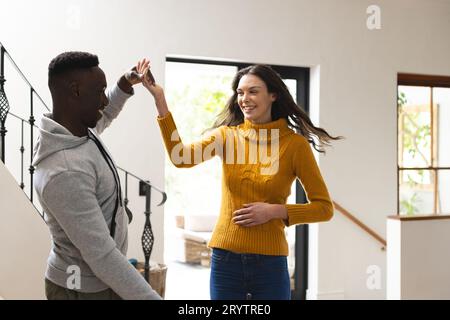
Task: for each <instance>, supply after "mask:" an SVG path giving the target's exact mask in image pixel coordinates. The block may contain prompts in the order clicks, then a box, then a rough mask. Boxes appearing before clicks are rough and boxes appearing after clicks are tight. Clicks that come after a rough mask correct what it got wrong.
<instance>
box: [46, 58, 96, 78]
mask: <svg viewBox="0 0 450 320" xmlns="http://www.w3.org/2000/svg"><path fill="white" fill-rule="evenodd" d="M98 64H99V62H98V57H97V56H96V55H95V54H91V53H88V52H81V51H68V52H63V53H61V54H59V55H57V56H56V57H55V58H53V59H52V61H51V62H50V64H49V65H48V78H49V82H50V80H51V78H52V77H53V76H56V75H60V74H64V73H66V72H68V71H72V70H79V69H89V68H93V67H98Z"/></svg>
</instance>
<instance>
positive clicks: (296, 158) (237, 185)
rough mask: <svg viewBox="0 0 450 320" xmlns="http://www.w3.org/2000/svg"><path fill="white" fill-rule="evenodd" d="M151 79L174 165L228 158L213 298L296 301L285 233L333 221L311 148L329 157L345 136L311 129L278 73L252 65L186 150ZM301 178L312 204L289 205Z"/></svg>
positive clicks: (147, 80) (145, 82) (238, 77)
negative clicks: (333, 144)
mask: <svg viewBox="0 0 450 320" xmlns="http://www.w3.org/2000/svg"><path fill="white" fill-rule="evenodd" d="M147 75H149V76H148V77H144V80H143V85H144V86H145V87H146V88H147V89H148V90H149V91H150V93H151V94H152V95H153V97H154V99H155V103H156V107H157V110H158V123H159V126H160V129H161V134H162V137H163V140H164V144H165V146H166V149H167V151H168V153H169V155H170V159H171V161H172V163H173V164H174V165H176V166H177V167H180V168H188V167H192V166H194V165H196V164H198V163H201V162H203V161H206V160H208V159H210V158H212V157H214V156H216V155H217V156H220V157H221V159H222V164H223V165H222V169H223V175H222V177H223V178H222V203H221V209H220V215H219V219H218V221H217V223H216V226H215V228H214V232H213V235H212V237H211V240H210V242H209V247H211V248H212V249H213V254H212V263H211V281H210V294H211V299H214V300H215V299H238V300H241V299H269V300H272V299H290V282H289V274H288V268H287V255H288V244H287V240H286V237H285V232H284V228H285V227H286V226H291V225H295V224H304V223H314V222H322V221H328V220H330V219H331V217H332V216H333V205H332V202H331V200H330V196H329V194H328V190H327V187H326V185H325V183H324V180H323V178H322V175H321V173H320V171H319V168H318V166H317V164H316V161H315V159H314V156H313V153H312V151H311V148H310V144H312V146H313V147H314V148H315V149H316V150H317V151H319V152H324V151H323V147H324V145H327V144H328V143H329V142H330V141H331V140H335V139H339V137H332V136H330V135H329V134H328V133H327V132H326V131H325V130H324V129H322V128H318V127H315V126H314V125H313V124H312V122H311V120H310V119H309V117H308V116H307V114H306V113H305V112H303V111H302V110H301V109H300V108H299V107H298V106H297V104H296V103H295V102H294V100H293V98H292V96H291V95H290V93H289V91H288V89H287V87H286V85H285V84H284V82H283V81H282V79H281V78H280V76H279V75H278V74H277V73H276V72H275V71H274V70H273V69H271V68H270V67H268V66H264V65H254V66H250V67H248V68H245V69H242V70H240V71H239V72H238V73H237V74H236V76H235V78H234V80H233V83H232V88H233V92H234V94H233V96H231V97H230V100H229V101H228V103H227V105H226V107H225V109H224V111H223V112H222V113H221V114H220V115H219V117H218V119H217V121H216V123H215V125H214V127H213V129H212V130H210V131H209V133H208V135H207V136H206V137H204V138H203V139H201V140H200V141H199V142H196V143H192V144H186V145H185V144H183V143H182V140H181V139H180V137H179V136H178V133H177V128H176V125H175V122H174V120H173V117H172V115H171V113H170V112H169V109H168V106H167V103H166V100H165V97H164V90H163V89H162V88H161V87H160V86H159V85H157V84H156V83H155V81H154V79H153V77H152V76H151V73H150V70H149V71H148V73H147ZM294 130H296V131H297V132H298V133H296V132H295V131H294ZM296 178H298V179H300V181H301V183H302V185H303V187H304V189H305V191H306V194H307V197H308V201H309V202H308V203H307V204H286V200H287V198H288V196H289V194H290V190H291V186H292V183H293V182H294V180H295V179H296Z"/></svg>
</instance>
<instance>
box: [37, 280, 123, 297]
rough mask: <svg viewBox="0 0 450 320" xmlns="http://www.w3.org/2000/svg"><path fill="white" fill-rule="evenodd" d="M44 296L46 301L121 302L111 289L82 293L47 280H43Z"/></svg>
mask: <svg viewBox="0 0 450 320" xmlns="http://www.w3.org/2000/svg"><path fill="white" fill-rule="evenodd" d="M45 295H46V296H47V299H48V300H122V298H120V297H119V296H118V295H117V294H116V293H115V292H114V291H113V290H111V289H106V290H103V291H100V292H92V293H84V292H78V291H75V290H70V289H67V288H64V287H61V286H58V285H57V284H54V283H53V282H51V281H50V280H48V279H45Z"/></svg>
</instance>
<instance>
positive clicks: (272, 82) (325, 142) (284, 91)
mask: <svg viewBox="0 0 450 320" xmlns="http://www.w3.org/2000/svg"><path fill="white" fill-rule="evenodd" d="M247 74H251V75H255V76H257V77H258V78H260V79H261V80H262V81H264V82H265V84H266V86H267V89H268V91H269V92H270V93H274V94H275V95H276V100H275V101H274V102H273V103H272V121H276V120H278V119H280V118H284V119H286V121H287V122H288V124H289V126H291V127H292V128H294V129H295V130H296V131H297V133H299V134H301V135H302V136H304V137H305V138H306V139H307V140H308V142H309V143H311V144H312V145H313V147H314V149H316V150H317V151H318V152H321V153H325V150H324V147H325V146H329V145H330V141H331V140H339V139H342V138H343V137H341V136H338V137H333V136H331V135H330V134H329V133H328V132H327V131H325V129H322V128H319V127H316V126H314V124H313V123H312V122H311V119H310V118H309V116H308V115H307V114H306V112H304V111H303V110H302V109H301V108H300V107H299V106H298V105H297V104H296V103H295V101H294V99H293V98H292V96H291V94H290V93H289V90H288V88H287V86H286V84H285V83H284V82H283V80H282V79H281V77H280V75H279V74H278V73H276V72H275V71H274V70H273V69H272V68H271V67H269V66H266V65H253V66H249V67H247V68H244V69H242V70H240V71H239V72H238V73H237V74H236V76H235V77H234V79H233V82H232V89H233V95H232V96H231V97H230V99H229V100H228V102H227V104H226V106H225V108H224V110H223V111H222V112H221V113H220V114H219V115H218V117H217V120H216V122H215V123H214V125H213V128H217V127H220V126H237V125H239V124H241V123H243V122H244V115H243V113H242V110H241V108H240V107H239V105H238V103H237V92H236V90H237V87H238V85H239V81H240V80H241V78H242V77H243V76H244V75H247Z"/></svg>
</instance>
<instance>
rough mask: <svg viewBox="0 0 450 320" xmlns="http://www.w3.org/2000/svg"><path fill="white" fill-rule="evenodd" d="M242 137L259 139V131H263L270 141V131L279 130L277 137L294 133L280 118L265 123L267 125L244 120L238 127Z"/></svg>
mask: <svg viewBox="0 0 450 320" xmlns="http://www.w3.org/2000/svg"><path fill="white" fill-rule="evenodd" d="M238 128H239V129H240V131H241V132H242V134H243V135H244V137H246V138H249V139H252V140H253V139H261V138H262V137H261V136H260V135H259V133H260V132H259V131H260V130H263V129H265V130H266V132H267V138H266V139H268V140H270V137H271V132H270V131H271V130H273V129H278V130H279V137H282V136H284V135H287V134H290V133H294V132H293V131H292V130H291V129H289V127H288V123H287V121H286V119H284V118H280V119H278V120H275V121H271V122H267V123H261V124H258V123H252V122H251V121H249V120H247V119H244V123H242V124H240V125H239V126H238Z"/></svg>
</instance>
